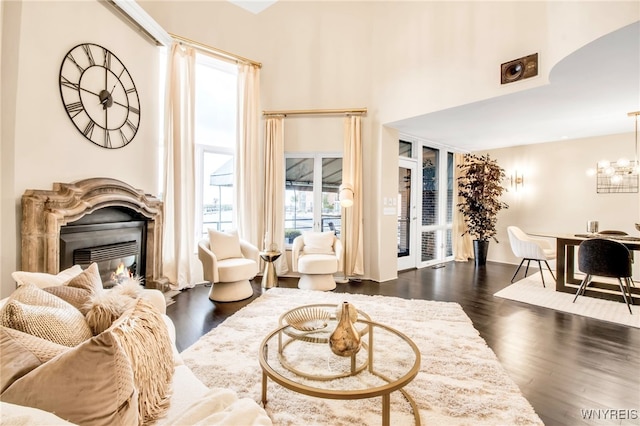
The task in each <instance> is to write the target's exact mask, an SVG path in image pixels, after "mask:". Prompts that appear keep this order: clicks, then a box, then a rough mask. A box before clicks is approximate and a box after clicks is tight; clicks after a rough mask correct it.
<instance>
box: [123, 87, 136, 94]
mask: <svg viewBox="0 0 640 426" xmlns="http://www.w3.org/2000/svg"><path fill="white" fill-rule="evenodd" d="M125 92H127V93H135V92H136V88H135V87H132V88H131V89H127V90H125Z"/></svg>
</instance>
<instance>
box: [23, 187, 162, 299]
mask: <svg viewBox="0 0 640 426" xmlns="http://www.w3.org/2000/svg"><path fill="white" fill-rule="evenodd" d="M105 207H127V208H129V209H131V210H133V211H135V212H137V213H139V214H141V215H142V216H144V217H145V219H146V227H147V233H146V235H147V240H146V247H147V257H146V273H145V283H146V286H147V288H158V289H161V290H165V289H166V288H167V285H168V280H167V278H165V277H163V275H162V232H163V227H164V217H163V209H162V201H160V200H159V199H157V198H155V197H153V196H152V195H149V194H145V193H144V191H142V190H140V189H135V188H133V187H132V186H130V185H128V184H126V183H124V182H121V181H119V180H116V179H110V178H91V179H85V180H80V181H76V182H72V183H58V182H56V183H54V184H53V190H51V191H47V190H35V189H29V190H27V191H25V193H24V194H23V195H22V270H23V271H30V272H46V273H50V274H57V273H58V272H60V271H59V269H60V228H61V227H62V226H65V225H66V224H68V223H70V222H74V221H76V220H78V219H80V218H81V217H83V216H84V215H86V214H89V213H93V212H94V211H96V210H99V209H102V208H105Z"/></svg>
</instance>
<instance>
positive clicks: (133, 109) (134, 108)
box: [129, 105, 140, 115]
mask: <svg viewBox="0 0 640 426" xmlns="http://www.w3.org/2000/svg"><path fill="white" fill-rule="evenodd" d="M129 111H131V112H132V113H134V114H138V115H140V110H139V109H138V108H136V107H133V106H131V105H129Z"/></svg>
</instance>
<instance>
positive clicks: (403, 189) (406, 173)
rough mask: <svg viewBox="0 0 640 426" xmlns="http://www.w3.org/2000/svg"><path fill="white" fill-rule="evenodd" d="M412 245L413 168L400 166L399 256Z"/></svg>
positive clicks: (404, 254)
mask: <svg viewBox="0 0 640 426" xmlns="http://www.w3.org/2000/svg"><path fill="white" fill-rule="evenodd" d="M410 247H411V169H405V168H403V167H400V168H398V257H403V256H409V254H410Z"/></svg>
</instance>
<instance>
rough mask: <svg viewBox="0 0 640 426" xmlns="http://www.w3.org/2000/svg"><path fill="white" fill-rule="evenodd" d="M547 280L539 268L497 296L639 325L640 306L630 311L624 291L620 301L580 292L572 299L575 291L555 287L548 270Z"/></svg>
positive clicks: (638, 326) (630, 324)
mask: <svg viewBox="0 0 640 426" xmlns="http://www.w3.org/2000/svg"><path fill="white" fill-rule="evenodd" d="M544 282H545V284H546V285H547V286H546V287H543V286H542V280H541V278H540V273H539V272H536V273H535V274H533V275H529V276H528V277H526V278H523V279H522V280H520V281H516V282H515V283H514V284H512V285H510V286H508V287H505V288H503V289H502V290H500V291H499V292H497V293H496V294H494V296H497V297H501V298H503V299H509V300H515V301H518V302H523V303H529V304H531V305H536V306H542V307H544V308H550V309H555V310H556V311H562V312H567V313H570V314H576V315H582V316H584V317H590V318H596V319H599V320H603V321H609V322H614V323H617V324H621V325H627V326H630V327H636V328H640V306H638V305H632V306H631V311H632V314H629V309H627V305H626V304H625V303H624V302H622V295H620V302H616V301H615V300H605V299H596V298H595V297H587V296H580V297H578V300H576V302H575V303H573V299H574V297H575V294H570V293H563V292H560V291H556V290H555V288H556V283H555V281H554V280H553V277H552V276H551V275H550V274H549V273H548V272H547V273H546V274H545V276H544ZM618 294H620V293H618Z"/></svg>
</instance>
